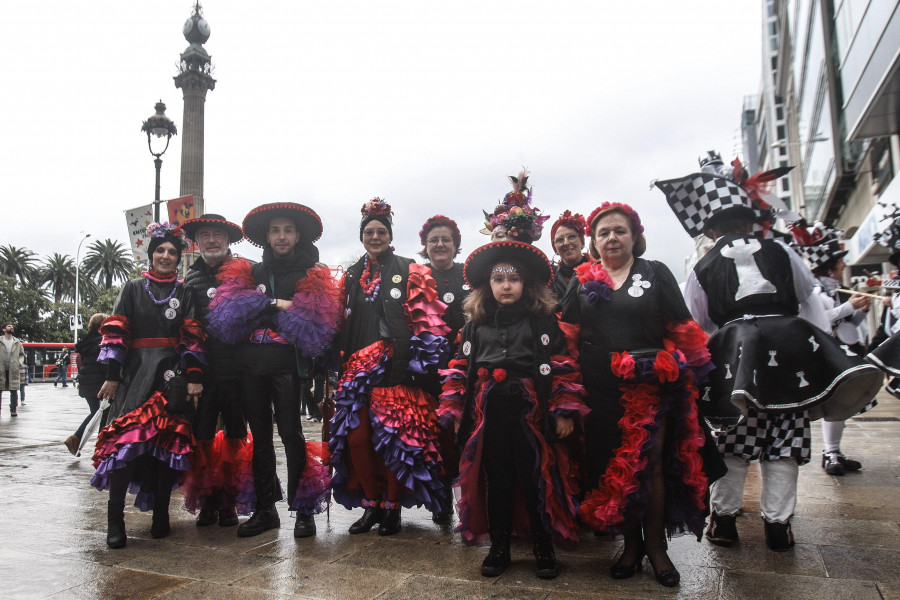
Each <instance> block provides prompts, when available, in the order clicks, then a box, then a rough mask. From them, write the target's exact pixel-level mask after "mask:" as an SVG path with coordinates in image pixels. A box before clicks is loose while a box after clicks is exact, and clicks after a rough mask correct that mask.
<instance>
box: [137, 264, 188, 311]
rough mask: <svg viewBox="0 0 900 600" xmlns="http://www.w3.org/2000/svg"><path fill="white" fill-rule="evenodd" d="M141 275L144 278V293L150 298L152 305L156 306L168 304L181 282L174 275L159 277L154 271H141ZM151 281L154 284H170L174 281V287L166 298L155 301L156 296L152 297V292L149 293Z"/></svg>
mask: <svg viewBox="0 0 900 600" xmlns="http://www.w3.org/2000/svg"><path fill="white" fill-rule="evenodd" d="M141 275H142V276H143V277H144V291H146V292H147V295H148V296H150V299H151V300H153V304H155V305H157V306H161V305H163V304H168V302H169V300H171V299H172V298H173V297H174V296H175V292H177V291H178V286H180V285H181V282H180V281H178V280H177V279H176V278H175V273H172V275H171V276H168V275H160V274H158V273H156V272H154V271H141ZM151 280H152V281H155V282H156V283H171V282H173V281H174V282H175V285H174V286H172V291H171V292H170V293H169V295H168V296H166V297H165V298H163V299H162V300H157V299H156V296H154V295H153V292H151V291H150V281H151Z"/></svg>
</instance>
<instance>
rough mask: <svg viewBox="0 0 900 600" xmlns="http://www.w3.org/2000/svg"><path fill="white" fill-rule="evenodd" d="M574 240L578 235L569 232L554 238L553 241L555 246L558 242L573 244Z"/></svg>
mask: <svg viewBox="0 0 900 600" xmlns="http://www.w3.org/2000/svg"><path fill="white" fill-rule="evenodd" d="M576 240H578V236H577V235H575V234H574V233H570V234H569V235H567V236H565V237H562V236H560V237H558V238H556V239H554V240H553V243H554V244H556V245H557V246H558V245H559V244H574V243H575V241H576Z"/></svg>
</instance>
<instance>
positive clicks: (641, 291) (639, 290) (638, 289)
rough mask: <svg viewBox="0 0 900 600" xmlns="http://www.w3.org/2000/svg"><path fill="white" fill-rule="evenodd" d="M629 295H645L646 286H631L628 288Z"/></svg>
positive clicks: (637, 296) (638, 296)
mask: <svg viewBox="0 0 900 600" xmlns="http://www.w3.org/2000/svg"><path fill="white" fill-rule="evenodd" d="M628 295H629V296H633V297H635V298H640V297H641V296H643V295H644V288H641V287H630V288H628Z"/></svg>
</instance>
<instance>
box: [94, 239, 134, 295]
mask: <svg viewBox="0 0 900 600" xmlns="http://www.w3.org/2000/svg"><path fill="white" fill-rule="evenodd" d="M133 262H134V261H133V260H132V259H131V251H130V250H128V248H126V247H125V246H124V245H122V244H121V243H120V242H115V241H113V240H111V239H109V238H107V239H105V240H103V241H102V242H101V241H100V240H97V241H95V242H94V243H93V244H91V245H90V246H88V252H87V254H86V255H85V257H84V262H83V263H82V264H81V268H82V269H84V271H85V273H87V274H88V275H91V276H92V277H97V276H99V277H101V278H102V283H103V289H106V290H108V289H109V288H111V287H112V286H113V282H115V281H117V280H124V279H126V278H127V277H128V273H129V272H130V271H131V267H132V263H133Z"/></svg>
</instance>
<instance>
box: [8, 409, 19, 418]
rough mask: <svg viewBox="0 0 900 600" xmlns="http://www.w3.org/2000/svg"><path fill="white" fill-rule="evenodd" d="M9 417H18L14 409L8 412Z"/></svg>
mask: <svg viewBox="0 0 900 600" xmlns="http://www.w3.org/2000/svg"><path fill="white" fill-rule="evenodd" d="M9 416H11V417H18V416H19V413H17V412H16V411H15V409H13V410H11V411H9Z"/></svg>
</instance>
